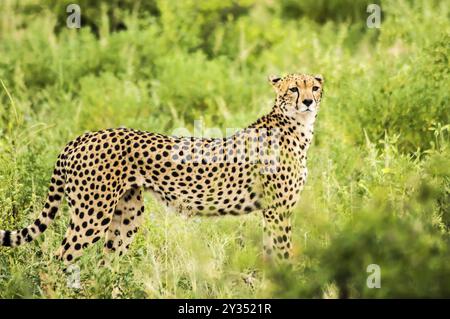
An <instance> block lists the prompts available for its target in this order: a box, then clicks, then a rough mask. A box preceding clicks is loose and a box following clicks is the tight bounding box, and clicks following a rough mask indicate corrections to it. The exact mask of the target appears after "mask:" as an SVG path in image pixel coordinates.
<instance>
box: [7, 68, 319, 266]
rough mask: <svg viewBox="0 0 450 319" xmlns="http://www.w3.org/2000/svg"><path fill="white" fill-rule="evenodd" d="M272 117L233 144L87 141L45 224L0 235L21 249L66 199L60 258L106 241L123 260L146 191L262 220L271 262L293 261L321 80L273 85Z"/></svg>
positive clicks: (140, 136)
mask: <svg viewBox="0 0 450 319" xmlns="http://www.w3.org/2000/svg"><path fill="white" fill-rule="evenodd" d="M269 82H270V83H271V85H272V86H273V88H274V90H275V92H276V98H275V103H274V106H273V108H272V110H271V111H270V112H269V113H268V114H266V115H264V116H262V117H261V118H259V119H258V120H257V121H255V122H254V123H253V124H251V125H250V126H248V127H247V128H245V129H242V130H240V131H238V132H237V133H235V134H233V135H231V136H229V137H226V138H196V137H176V136H166V135H162V134H158V133H151V132H144V131H138V130H134V129H127V128H117V129H107V130H102V131H98V132H88V133H85V134H84V135H81V136H79V137H78V138H76V139H75V140H73V141H71V142H69V143H68V144H67V145H66V146H65V148H64V150H63V151H62V152H61V153H60V154H59V156H58V158H57V161H56V164H55V168H54V171H53V174H52V177H51V182H50V186H49V189H48V196H47V199H46V202H45V204H44V207H43V209H42V212H41V213H40V215H39V217H38V218H37V219H36V220H35V221H34V222H33V223H32V224H30V225H29V226H27V227H25V228H23V229H21V230H16V231H9V230H0V243H1V245H2V246H8V247H15V246H19V245H21V244H23V243H26V242H30V241H32V240H33V239H35V238H36V237H37V236H38V235H40V234H41V233H43V232H44V231H45V230H46V229H47V228H48V226H49V224H50V223H51V222H52V221H53V220H54V219H55V216H56V213H57V212H58V208H59V206H60V204H61V202H62V200H63V198H64V197H65V198H66V201H67V202H68V205H69V208H70V212H71V216H70V225H69V227H68V229H67V231H66V234H65V237H64V239H63V241H62V244H61V246H60V248H59V250H58V251H57V253H56V257H57V258H58V259H59V260H62V261H63V262H64V263H65V264H70V263H71V262H73V261H74V260H76V259H77V258H79V257H80V256H81V255H82V252H83V250H84V249H85V248H86V247H88V246H89V245H91V244H94V243H95V242H97V241H99V240H101V239H103V240H104V251H105V252H116V253H118V254H119V255H122V254H124V253H125V252H126V251H127V250H128V248H129V247H130V244H131V243H132V241H133V237H134V236H135V234H136V232H137V231H138V229H139V227H140V226H141V224H142V221H143V216H144V212H145V211H144V200H143V192H144V191H149V192H151V193H152V194H153V195H154V196H155V197H156V198H157V199H158V200H160V201H161V202H163V203H164V204H165V205H167V206H168V207H169V208H171V209H173V210H175V211H176V212H179V213H183V214H187V215H189V216H192V215H203V216H221V215H242V214H248V213H251V212H255V211H260V212H261V213H262V216H263V229H264V242H263V246H264V247H263V254H264V256H265V257H267V258H268V259H270V260H272V258H273V257H274V259H275V260H285V259H289V257H290V255H291V254H292V243H291V233H292V229H291V215H292V211H293V208H294V206H295V205H296V203H297V202H298V200H299V195H300V192H301V190H302V188H303V186H304V184H305V181H306V177H307V167H306V160H307V151H308V148H309V146H310V145H311V140H312V138H313V134H314V122H315V120H316V117H317V114H318V110H319V105H320V102H321V99H322V93H323V82H324V79H323V77H322V76H321V75H305V74H289V75H286V76H284V77H278V76H271V77H269Z"/></svg>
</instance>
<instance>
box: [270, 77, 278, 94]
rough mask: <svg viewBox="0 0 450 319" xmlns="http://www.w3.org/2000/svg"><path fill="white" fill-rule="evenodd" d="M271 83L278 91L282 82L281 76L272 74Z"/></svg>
mask: <svg viewBox="0 0 450 319" xmlns="http://www.w3.org/2000/svg"><path fill="white" fill-rule="evenodd" d="M269 83H270V84H272V86H273V87H274V89H275V90H276V91H278V88H279V87H280V83H281V77H279V76H277V75H270V76H269Z"/></svg>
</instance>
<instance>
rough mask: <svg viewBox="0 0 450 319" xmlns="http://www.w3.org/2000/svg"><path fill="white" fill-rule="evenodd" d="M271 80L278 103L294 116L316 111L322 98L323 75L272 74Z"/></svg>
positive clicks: (282, 108)
mask: <svg viewBox="0 0 450 319" xmlns="http://www.w3.org/2000/svg"><path fill="white" fill-rule="evenodd" d="M269 82H270V83H271V84H272V86H273V88H274V89H275V92H276V93H277V100H276V101H277V104H278V105H280V108H281V110H282V111H283V112H286V113H287V114H290V115H292V116H296V115H299V114H300V115H305V114H308V113H316V112H317V110H318V109H319V105H320V101H321V99H322V92H323V91H322V90H323V82H324V80H323V77H322V76H321V75H307V74H289V75H286V76H284V77H279V76H270V77H269Z"/></svg>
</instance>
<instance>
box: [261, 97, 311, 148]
mask: <svg viewBox="0 0 450 319" xmlns="http://www.w3.org/2000/svg"><path fill="white" fill-rule="evenodd" d="M267 117H268V118H269V120H268V122H273V123H274V124H275V126H277V127H280V128H282V129H284V128H285V129H287V131H288V132H289V133H290V134H292V135H295V136H297V137H298V138H299V139H300V140H302V141H303V142H307V143H308V144H309V143H310V142H311V140H312V137H313V135H314V123H315V121H316V118H317V111H314V112H306V113H301V114H296V115H295V116H290V115H287V114H286V113H285V112H283V111H282V110H281V108H280V107H279V106H278V105H277V104H275V106H274V107H273V109H272V111H271V112H270V113H269V114H268V115H267Z"/></svg>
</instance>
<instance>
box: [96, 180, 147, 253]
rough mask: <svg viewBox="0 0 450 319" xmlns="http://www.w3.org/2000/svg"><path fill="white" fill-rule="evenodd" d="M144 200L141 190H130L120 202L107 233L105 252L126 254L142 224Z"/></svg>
mask: <svg viewBox="0 0 450 319" xmlns="http://www.w3.org/2000/svg"><path fill="white" fill-rule="evenodd" d="M143 216H144V199H143V197H142V190H141V189H140V188H132V189H130V190H128V191H127V192H126V193H125V194H124V195H123V196H122V197H121V198H120V200H119V202H118V203H117V206H116V210H115V211H114V215H113V219H112V221H111V224H110V225H109V227H108V230H107V231H106V240H105V247H104V250H105V252H108V253H111V252H114V253H118V254H119V256H122V255H123V254H125V253H126V252H127V250H128V248H129V246H130V244H131V243H132V241H133V238H134V235H135V234H136V233H137V231H138V229H139V226H140V225H141V224H142V221H143Z"/></svg>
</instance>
